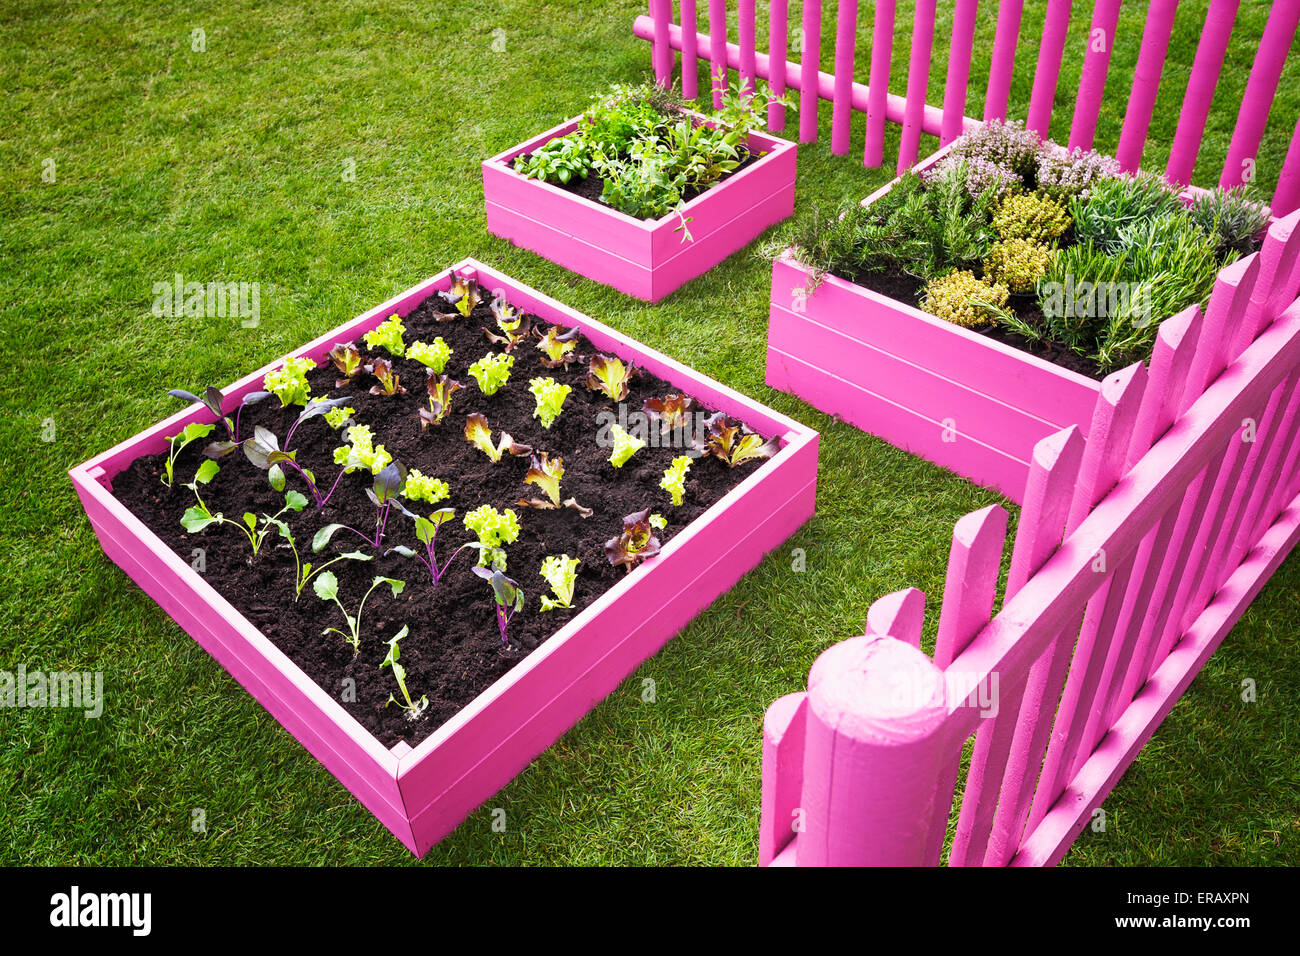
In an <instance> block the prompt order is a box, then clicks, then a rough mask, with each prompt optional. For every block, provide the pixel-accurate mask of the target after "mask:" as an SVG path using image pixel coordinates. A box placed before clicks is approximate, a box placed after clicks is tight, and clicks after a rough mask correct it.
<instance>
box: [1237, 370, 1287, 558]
mask: <svg viewBox="0 0 1300 956" xmlns="http://www.w3.org/2000/svg"><path fill="white" fill-rule="evenodd" d="M1298 412H1300V388H1295V387H1293V388H1292V390H1291V394H1290V395H1289V396H1288V398H1287V405H1286V410H1285V411H1284V412H1283V415H1282V421H1281V424H1280V425H1279V426H1278V433H1279V440H1278V441H1277V442H1275V443H1273V444H1272V445H1271V446H1270V448H1269V450H1268V455H1267V457H1266V458H1265V459H1264V465H1263V468H1262V473H1263V477H1262V479H1261V480H1260V481H1259V482H1258V483H1257V484H1256V485H1255V487H1254V488H1252V489H1251V500H1250V503H1249V505H1248V506H1247V508H1246V513H1245V515H1244V516H1243V518H1242V522H1241V526H1240V528H1239V529H1238V533H1237V541H1236V543H1235V545H1234V547H1233V554H1232V558H1231V563H1232V564H1233V565H1236V564H1239V563H1240V562H1241V561H1242V560H1243V559H1244V558H1245V556H1246V553H1247V552H1248V551H1250V549H1251V548H1252V547H1254V545H1255V542H1256V541H1257V540H1258V539H1259V538H1260V537H1262V536H1263V534H1264V532H1265V531H1267V530H1268V526H1269V525H1271V524H1272V523H1273V520H1274V519H1275V518H1276V517H1277V514H1276V511H1272V512H1270V510H1269V509H1270V505H1271V504H1272V502H1273V500H1274V492H1275V491H1276V490H1277V488H1278V487H1279V485H1280V484H1282V482H1281V478H1282V472H1283V463H1284V462H1286V461H1287V460H1288V458H1289V457H1290V455H1289V452H1290V451H1291V449H1292V448H1294V447H1295V445H1296V442H1297V439H1298V437H1300V428H1298V427H1297V426H1298V422H1297V417H1296V416H1297V413H1298Z"/></svg>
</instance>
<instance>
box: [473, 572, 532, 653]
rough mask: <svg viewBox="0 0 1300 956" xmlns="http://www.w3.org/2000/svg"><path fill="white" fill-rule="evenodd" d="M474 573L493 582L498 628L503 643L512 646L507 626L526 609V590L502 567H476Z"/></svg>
mask: <svg viewBox="0 0 1300 956" xmlns="http://www.w3.org/2000/svg"><path fill="white" fill-rule="evenodd" d="M474 573H475V574H477V575H478V576H479V577H481V578H483V579H484V580H486V581H489V582H491V584H492V599H493V600H494V601H495V602H496V611H497V630H498V631H499V632H500V634H501V643H502V644H504V645H505V646H506V647H509V646H510V638H509V637H507V636H506V628H508V627H509V626H510V622H511V620H513V618H514V616H515V615H516V614H518V613H519V612H520V611H522V610H523V609H524V592H523V591H522V590H521V589H520V587H519V582H518V581H515V580H514V579H513V578H508V577H506V576H505V575H504V574H502V573H501V571H500V569H488V568H475V569H474Z"/></svg>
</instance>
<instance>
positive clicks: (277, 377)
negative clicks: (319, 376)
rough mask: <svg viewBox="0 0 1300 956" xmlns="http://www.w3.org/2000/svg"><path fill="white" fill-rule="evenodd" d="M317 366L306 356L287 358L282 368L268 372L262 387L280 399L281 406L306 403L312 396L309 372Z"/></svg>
mask: <svg viewBox="0 0 1300 956" xmlns="http://www.w3.org/2000/svg"><path fill="white" fill-rule="evenodd" d="M315 367H316V363H315V362H313V361H312V360H311V359H309V358H307V357H306V356H294V357H291V358H287V359H285V360H284V365H282V366H281V367H280V368H278V369H276V370H274V371H272V372H267V373H266V377H265V378H263V379H262V387H263V388H265V389H266V390H267V391H268V392H270V393H272V394H273V395H274V396H275V397H276V398H278V399H279V400H280V407H281V408H288V407H289V406H290V405H305V404H306V403H307V399H308V398H309V397H310V396H311V386H310V385H308V384H307V372H308V371H310V370H311V369H314V368H315Z"/></svg>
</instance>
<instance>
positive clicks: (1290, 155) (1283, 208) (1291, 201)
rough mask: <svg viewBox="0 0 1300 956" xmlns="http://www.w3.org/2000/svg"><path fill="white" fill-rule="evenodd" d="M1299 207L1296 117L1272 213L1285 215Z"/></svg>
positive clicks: (1299, 157)
mask: <svg viewBox="0 0 1300 956" xmlns="http://www.w3.org/2000/svg"><path fill="white" fill-rule="evenodd" d="M1296 209H1300V118H1297V119H1296V124H1295V131H1294V132H1293V133H1292V134H1291V145H1290V146H1289V147H1287V151H1286V159H1285V160H1283V161H1282V172H1281V173H1280V174H1279V175H1278V180H1277V191H1276V192H1274V193H1273V215H1275V216H1286V215H1288V214H1289V213H1292V212H1294V211H1295V210H1296Z"/></svg>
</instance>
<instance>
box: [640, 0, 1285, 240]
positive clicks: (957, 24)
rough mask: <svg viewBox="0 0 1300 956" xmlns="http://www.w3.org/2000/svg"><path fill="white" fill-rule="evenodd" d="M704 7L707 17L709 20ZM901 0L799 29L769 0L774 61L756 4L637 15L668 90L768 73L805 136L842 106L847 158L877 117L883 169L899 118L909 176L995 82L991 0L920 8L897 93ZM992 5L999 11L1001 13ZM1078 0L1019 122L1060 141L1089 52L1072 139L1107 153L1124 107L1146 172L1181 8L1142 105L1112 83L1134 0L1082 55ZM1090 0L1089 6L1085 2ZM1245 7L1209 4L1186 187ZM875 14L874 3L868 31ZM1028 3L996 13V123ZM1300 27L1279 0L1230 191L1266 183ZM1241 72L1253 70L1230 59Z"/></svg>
mask: <svg viewBox="0 0 1300 956" xmlns="http://www.w3.org/2000/svg"><path fill="white" fill-rule="evenodd" d="M701 6H706V9H705V10H700V9H699V7H701ZM897 6H898V4H897V3H896V0H877V2H876V3H874V4H866V3H863V4H859V3H858V2H857V0H840V2H839V3H838V4H837V5H836V6H835V15H834V18H833V23H830V22H827V21H829V20H830V19H831V18H830V17H828V16H826V15H825V13H824V10H823V4H822V3H821V2H820V0H803V3H802V4H800V5H799V7H800V9H799V14H800V15H799V19H798V21H797V22H796V23H793V24H792V17H791V12H792V9H793V8H794V7H795V5H794V4H791V3H790V2H789V0H771V2H770V3H769V4H768V5H767V7H768V17H767V19H768V23H767V38H766V39H767V50H766V52H763V51H760V50H759V49H758V43H759V40H760V37H761V34H760V31H759V29H758V26H759V25H758V15H757V4H756V3H755V0H739V2H737V3H735V4H730V5H729V4H727V3H726V2H725V0H708V2H707V5H705V4H697V3H696V2H695V0H679V3H678V4H677V10H676V11H674V9H673V4H672V0H649V15H648V16H640V17H637V19H636V21H635V23H634V24H633V33H634V34H635V35H636V36H637V37H640V38H642V39H645V40H649V41H650V43H651V47H652V51H651V62H652V65H653V67H654V71H655V75H656V77H657V78H658V80H659V81H660V82H661V83H664V84H667V83H669V82H670V81H672V79H673V78H674V76H675V72H676V70H677V68H678V63H677V60H678V55H679V54H680V66H681V70H680V75H681V85H682V91H683V93H684V94H685V95H686V96H688V97H691V98H694V97H695V96H697V95H698V93H699V89H698V85H699V84H698V78H697V77H698V69H699V64H700V63H701V62H703V63H706V64H707V65H708V68H709V75H710V78H711V82H712V83H713V86H714V91H713V98H714V104H715V106H716V105H718V104H719V103H720V89H719V81H720V80H721V81H724V82H725V81H726V79H727V78H729V77H730V75H731V71H735V73H736V75H737V77H738V79H739V82H740V83H741V84H743V85H744V86H746V87H748V88H752V86H753V84H754V82H755V80H757V79H762V80H766V81H767V82H768V83H769V84H770V86H771V87H772V89H773V90H774V91H776V92H778V93H786V92H789V93H790V94H791V95H792V96H793V95H794V94H796V93H797V94H798V97H797V99H798V105H799V109H798V114H799V141H800V142H812V141H815V140H816V139H817V137H818V111H819V106H820V101H822V100H827V101H829V102H830V104H831V151H832V152H833V153H837V154H844V155H846V154H848V152H849V150H850V148H851V146H852V143H851V121H852V115H853V113H854V112H855V111H856V112H859V113H864V114H866V134H865V137H864V141H863V147H862V156H863V163H864V164H865V165H867V166H879V165H881V164H882V163H883V161H884V148H885V124H886V122H890V123H895V124H899V125H901V126H902V133H901V137H900V141H899V150H898V158H897V168H898V171H899V172H902V171H903V170H904V169H907V168H908V167H910V166H912V164H914V163H915V162H916V161H917V159H918V157H919V152H920V144H921V134H922V133H927V134H929V135H931V136H937V137H939V140H940V143H941V145H947V144H948V143H949V142H951V141H952V140H953V139H955V138H956V137H957V136H959V135H960V134H961V132H962V130H963V129H965V128H966V127H968V126H970V125H972V124H974V123H975V122H977V120H976V119H974V118H972V117H970V116H968V115H966V110H967V104H968V101H969V100H970V99H971V98H972V97H971V93H972V89H973V84H974V83H975V82H976V81H978V80H979V79H980V78H979V77H972V75H971V72H972V62H973V59H974V52H975V49H974V47H975V36H976V26H977V21H978V17H979V16H980V4H979V3H978V0H956V3H955V5H952V4H945V16H944V17H943V18H942V19H941V18H940V17H939V16H938V12H939V11H938V4H937V2H936V0H916V3H915V9H914V11H913V20H912V30H911V43H910V48H909V51H908V70H907V77H906V85H905V89H906V92H905V93H903V94H895V93H891V92H890V91H889V87H890V79H891V77H890V60H891V58H892V55H893V42H894V31H895V25H896V24H895V20H896V17H897V13H898V11H897ZM984 6H985V9H986V11H987V10H990V8H992V7H993V6H994V5H993V4H987V3H986V4H985V5H984ZM1075 6H1076V5H1075V4H1073V3H1072V2H1071V0H1048V2H1047V5H1046V12H1045V16H1044V18H1043V27H1042V32H1041V36H1040V37H1039V41H1038V46H1037V50H1036V53H1037V55H1036V57H1035V59H1034V61H1033V62H1032V63H1028V64H1026V63H1023V62H1022V63H1021V64H1019V66H1020V67H1021V68H1022V69H1023V70H1032V77H1033V80H1032V84H1033V85H1032V92H1031V94H1030V99H1029V104H1028V110H1027V113H1026V115H1025V116H1023V117H1016V118H1022V119H1024V120H1025V122H1026V124H1027V125H1028V126H1029V127H1030V128H1031V129H1034V130H1037V131H1038V132H1039V133H1041V134H1042V135H1044V136H1047V135H1048V134H1049V132H1050V125H1051V120H1052V108H1053V104H1054V100H1055V98H1056V95H1057V89H1058V86H1059V85H1060V83H1061V72H1062V70H1061V68H1062V64H1063V61H1064V58H1065V56H1066V54H1067V52H1070V53H1074V54H1078V55H1079V56H1081V58H1082V63H1081V64H1080V76H1079V82H1078V87H1077V91H1076V93H1075V98H1074V110H1073V112H1072V115H1071V120H1070V130H1069V136H1068V140H1067V141H1066V142H1067V144H1068V145H1069V146H1070V147H1074V146H1081V147H1083V148H1085V149H1086V148H1090V147H1092V145H1093V141H1094V137H1095V135H1096V130H1097V122H1098V118H1099V117H1100V116H1101V115H1102V110H1103V107H1105V108H1106V109H1108V110H1110V111H1112V112H1116V115H1118V112H1117V111H1120V110H1122V113H1123V117H1124V120H1123V127H1122V130H1121V133H1120V137H1119V145H1118V148H1117V149H1116V156H1117V158H1118V159H1119V161H1120V163H1121V164H1122V165H1123V167H1124V168H1125V169H1128V170H1133V169H1137V168H1138V165H1139V162H1140V161H1141V158H1142V151H1143V147H1144V146H1145V145H1146V142H1147V134H1148V131H1149V129H1150V125H1151V119H1152V115H1153V111H1154V108H1155V104H1156V99H1157V94H1158V93H1159V92H1160V89H1161V84H1162V81H1163V82H1164V83H1166V84H1169V85H1170V86H1171V87H1172V86H1175V85H1178V84H1181V82H1182V81H1181V80H1179V79H1177V78H1176V77H1174V76H1170V75H1166V71H1165V69H1164V67H1165V62H1166V59H1167V56H1168V51H1169V44H1170V38H1171V36H1172V35H1173V29H1174V21H1175V16H1176V14H1177V10H1178V2H1177V0H1151V3H1150V4H1149V7H1148V10H1147V16H1146V19H1145V24H1144V27H1143V30H1142V36H1141V41H1140V44H1138V45H1137V54H1136V59H1135V60H1134V61H1133V62H1131V63H1125V66H1126V67H1131V69H1132V74H1133V79H1132V82H1131V84H1128V88H1127V93H1128V98H1127V100H1119V97H1121V96H1122V95H1123V93H1124V92H1126V91H1125V89H1124V88H1123V87H1122V85H1120V84H1116V83H1111V84H1110V88H1109V89H1108V88H1107V82H1106V81H1107V76H1108V74H1109V73H1110V72H1111V70H1112V66H1113V64H1112V55H1113V52H1114V50H1115V48H1116V46H1117V44H1116V32H1117V29H1118V24H1119V15H1120V0H1097V2H1096V3H1095V4H1093V8H1092V17H1091V20H1090V22H1089V25H1088V31H1087V35H1086V39H1085V42H1084V45H1083V48H1082V49H1078V48H1075V49H1073V50H1067V39H1068V37H1069V29H1070V19H1071V15H1072V13H1073V12H1075V11H1074V9H1073V8H1074V7H1075ZM1077 6H1078V7H1080V8H1085V9H1086V7H1085V5H1083V4H1079V5H1077ZM1240 7H1241V3H1240V0H1210V3H1209V7H1208V10H1207V12H1206V15H1205V20H1204V23H1203V25H1202V29H1201V31H1200V40H1199V44H1198V46H1197V50H1196V55H1195V58H1194V59H1193V62H1192V67H1191V72H1190V74H1189V76H1188V78H1187V81H1186V83H1185V84H1183V85H1182V87H1181V88H1182V96H1181V107H1180V110H1179V120H1178V126H1177V130H1176V133H1175V135H1174V139H1173V145H1172V148H1171V151H1170V154H1169V159H1168V162H1167V163H1166V172H1167V175H1168V176H1169V178H1170V179H1171V180H1173V181H1175V182H1178V183H1181V184H1183V185H1186V184H1188V183H1189V182H1191V176H1192V171H1193V168H1194V166H1195V165H1196V161H1197V157H1198V155H1199V153H1200V151H1201V146H1202V141H1203V139H1204V136H1205V130H1206V122H1207V120H1208V118H1209V116H1210V109H1211V102H1212V100H1213V99H1214V94H1215V88H1216V86H1217V85H1218V83H1219V78H1220V75H1221V74H1222V72H1223V70H1224V68H1225V60H1226V59H1227V53H1228V50H1229V46H1230V40H1231V39H1232V36H1233V30H1234V26H1235V25H1236V23H1237V20H1238V14H1239V12H1240ZM733 8H734V9H733ZM868 8H874V9H873V10H872V12H871V18H870V22H869V24H868V20H867V12H868ZM1024 8H1025V3H1024V0H1001V2H1000V3H998V4H996V9H997V14H996V18H997V22H996V28H995V31H994V36H993V46H992V50H991V51H990V54H989V70H988V74H987V77H985V78H984V87H983V92H984V113H983V117H982V118H983V119H984V120H989V119H1007V118H1008V116H1009V114H1008V104H1009V102H1010V98H1011V97H1010V93H1011V88H1012V81H1013V79H1014V78H1015V77H1016V75H1017V66H1018V64H1017V59H1016V53H1017V47H1018V46H1020V44H1021V36H1020V35H1021V32H1022V20H1023V19H1024V12H1025V10H1024ZM949 11H951V12H949ZM702 14H703V15H704V19H705V22H704V23H703V24H702V23H701V20H702V16H701V15H702ZM988 15H990V16H991V15H992V14H991V13H989V14H988ZM729 22H734V23H735V25H736V34H737V36H736V39H737V42H736V43H732V42H729V39H728V25H729ZM1297 24H1300V0H1277V2H1275V3H1273V4H1272V7H1271V10H1270V12H1269V16H1268V20H1267V23H1266V25H1265V27H1264V31H1263V35H1262V36H1261V37H1260V39H1259V42H1258V44H1257V46H1256V48H1255V50H1254V51H1253V58H1252V59H1251V62H1250V66H1249V69H1250V75H1249V79H1248V81H1247V83H1246V87H1245V90H1244V92H1243V95H1242V97H1241V100H1240V103H1237V104H1233V105H1235V107H1236V123H1235V125H1234V128H1233V132H1232V137H1231V140H1230V142H1229V144H1228V147H1227V151H1226V153H1225V154H1224V156H1223V165H1222V167H1221V172H1220V175H1219V179H1218V183H1219V185H1221V186H1237V185H1240V184H1242V183H1243V182H1246V181H1249V180H1251V179H1252V178H1253V177H1254V176H1255V173H1256V159H1257V157H1258V155H1259V150H1260V144H1261V143H1262V142H1263V139H1264V134H1265V129H1266V125H1267V122H1268V119H1269V113H1270V109H1271V107H1272V103H1273V97H1274V94H1275V93H1276V92H1277V88H1278V84H1279V82H1280V81H1281V79H1282V75H1283V71H1284V69H1285V67H1286V61H1287V52H1288V50H1289V49H1290V47H1291V44H1292V41H1293V39H1294V37H1295V34H1296V27H1297ZM701 26H704V27H705V29H701ZM868 29H869V30H870V32H871V36H872V42H871V45H870V50H869V62H867V63H860V62H857V60H858V56H857V50H856V40H857V36H858V33H859V32H860V31H867V30H868ZM824 34H826V35H827V36H824ZM792 37H797V39H798V42H797V43H795V44H792V42H791V40H792ZM823 42H826V43H827V44H828V50H829V44H831V43H833V44H834V68H833V71H832V72H830V73H827V72H825V71H823V70H822V69H821V68H820V64H821V54H822V45H823ZM792 46H798V47H801V48H802V49H801V52H800V58H799V60H798V61H797V62H796V61H793V60H791V59H789V56H790V53H791V51H792ZM945 46H946V50H947V54H948V66H947V73H946V76H945V78H944V94H943V102H942V104H941V105H939V106H933V105H930V104H929V103H927V102H926V89H927V85H928V84H929V81H930V72H931V61H932V55H933V54H934V53H935V51H936V50H942V49H944V48H945ZM1022 59H1023V57H1022ZM1242 65H1243V66H1244V64H1242ZM1228 68H1229V69H1234V68H1239V67H1238V66H1237V65H1236V64H1233V63H1231V62H1229V65H1228ZM858 73H862V74H866V75H867V76H868V77H869V82H867V83H860V82H858V81H857V79H856V76H857V74H858ZM899 85H902V83H901V82H900V84H899ZM1107 94H1109V97H1107ZM786 112H787V111H786V110H785V108H784V107H782V106H779V105H774V106H772V107H771V108H770V110H769V114H768V127H769V128H770V129H771V130H772V131H773V132H780V131H781V130H783V129H784V128H785V124H786ZM1285 119H1288V120H1289V119H1290V117H1286V118H1285ZM1272 205H1273V212H1274V214H1275V215H1279V216H1280V215H1285V214H1286V213H1289V212H1291V211H1292V210H1294V209H1296V208H1297V207H1300V119H1297V122H1296V126H1295V129H1294V132H1293V133H1292V135H1291V138H1290V148H1289V149H1288V151H1287V153H1286V158H1285V160H1284V162H1283V164H1282V168H1281V170H1280V171H1279V175H1278V180H1277V188H1276V191H1275V192H1274V196H1273V203H1272Z"/></svg>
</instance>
